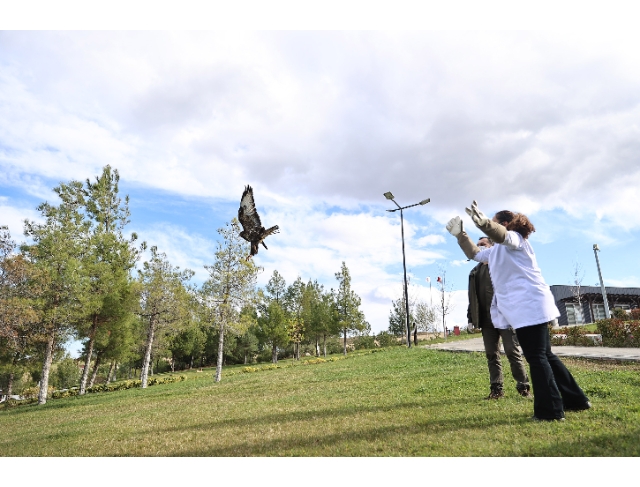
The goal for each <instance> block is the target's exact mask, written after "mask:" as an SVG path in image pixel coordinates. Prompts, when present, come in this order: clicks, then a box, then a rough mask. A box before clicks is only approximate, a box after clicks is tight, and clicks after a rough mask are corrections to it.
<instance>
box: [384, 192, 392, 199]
mask: <svg viewBox="0 0 640 487" xmlns="http://www.w3.org/2000/svg"><path fill="white" fill-rule="evenodd" d="M384 197H385V198H387V199H388V200H392V199H393V193H391V191H387V192H386V193H385V194H384Z"/></svg>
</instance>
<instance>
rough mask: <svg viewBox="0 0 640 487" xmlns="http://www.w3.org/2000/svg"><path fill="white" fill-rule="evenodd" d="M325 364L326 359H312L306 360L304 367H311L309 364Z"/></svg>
mask: <svg viewBox="0 0 640 487" xmlns="http://www.w3.org/2000/svg"><path fill="white" fill-rule="evenodd" d="M324 362H326V360H325V359H323V358H320V357H318V358H312V359H311V360H305V361H304V362H302V363H303V364H304V365H309V364H322V363H324Z"/></svg>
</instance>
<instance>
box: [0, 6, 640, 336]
mask: <svg viewBox="0 0 640 487" xmlns="http://www.w3.org/2000/svg"><path fill="white" fill-rule="evenodd" d="M565 13H566V12H565ZM566 17H567V18H568V17H569V15H568V14H567V15H566ZM392 20H393V19H392ZM63 24H64V23H63ZM276 24H277V23H276ZM38 25H39V24H38ZM89 25H93V24H91V23H90V24H89ZM160 25H161V27H164V25H165V24H162V23H161V24H160ZM251 25H254V24H251V23H250V24H249V26H251ZM375 25H378V24H375ZM466 25H467V24H464V25H463V26H462V28H458V29H445V30H422V31H406V30H391V31H384V30H382V29H377V28H375V26H374V28H372V30H334V31H326V30H286V31H285V30H268V29H267V30H256V29H253V30H242V31H241V30H218V31H198V32H195V31H166V30H162V29H161V30H158V31H126V30H125V31H120V32H116V31H109V30H101V31H94V30H89V31H68V30H59V31H49V32H43V31H38V30H34V31H6V30H5V31H3V32H0V110H1V111H2V117H1V118H0V223H1V224H8V225H9V227H10V229H11V232H12V235H13V236H14V238H16V239H17V240H20V239H21V238H22V220H24V219H25V218H29V219H36V218H37V217H38V215H37V214H36V212H35V207H36V205H37V204H38V203H40V202H42V201H44V200H52V199H53V193H52V192H51V189H52V188H53V187H54V186H55V185H57V184H58V183H59V182H60V181H69V180H71V179H80V180H84V179H86V178H93V177H95V176H97V175H98V174H99V173H100V171H101V168H102V167H103V166H104V165H105V164H111V166H112V167H115V168H117V169H118V170H119V172H120V175H121V192H122V193H123V194H128V195H129V196H130V198H131V210H132V218H131V224H130V226H129V231H136V232H137V233H138V234H139V236H140V238H141V239H144V240H146V241H147V242H148V243H149V244H151V245H157V246H158V248H159V250H160V251H164V252H166V253H167V255H168V256H169V259H170V260H171V262H172V263H174V264H175V265H179V266H181V267H182V268H185V267H188V268H191V269H193V270H194V271H196V277H195V279H194V280H195V281H196V282H198V283H199V282H202V280H203V279H204V278H205V277H206V273H205V271H204V268H203V266H204V265H206V264H210V263H212V262H213V252H214V249H215V241H216V238H217V233H216V229H217V228H219V227H220V226H222V225H224V223H225V222H227V221H229V220H230V219H231V218H233V217H234V216H236V214H237V208H238V203H239V200H240V196H241V194H242V190H243V188H244V185H246V184H251V185H252V186H253V188H254V193H255V197H256V204H257V207H258V210H259V212H260V214H261V217H262V221H263V223H264V224H265V226H266V225H273V224H277V225H279V226H280V228H281V233H280V234H278V235H275V236H272V237H269V239H268V240H267V245H268V246H269V250H265V249H261V250H260V253H259V254H258V255H257V257H256V261H257V263H258V264H260V265H262V266H264V268H265V272H264V273H263V274H262V275H261V277H260V285H264V283H265V282H266V281H267V280H268V278H269V276H270V275H271V273H272V272H273V270H278V271H279V272H280V273H281V274H283V276H284V277H285V279H286V281H287V283H290V282H292V281H293V280H294V279H295V278H296V277H297V276H298V275H299V276H301V277H302V278H303V280H305V281H306V280H308V279H310V278H311V279H318V280H319V281H320V282H321V283H322V284H324V285H325V286H326V287H332V286H335V283H336V281H335V278H334V273H335V272H337V271H338V270H339V269H340V264H341V262H342V261H345V262H346V264H347V266H348V267H349V269H350V270H351V273H352V276H353V287H354V289H355V290H356V292H358V294H359V295H360V296H361V297H362V300H363V310H364V312H365V315H366V318H367V320H368V321H369V322H370V323H371V326H372V329H373V331H374V332H378V331H381V330H383V329H386V328H387V326H388V314H389V309H390V305H391V300H392V299H395V298H397V297H399V296H400V294H401V289H402V288H401V283H402V253H401V240H400V218H399V217H400V215H399V214H398V213H397V212H396V213H388V212H386V210H387V209H391V208H393V207H394V206H393V205H392V204H390V202H388V201H387V200H385V198H384V197H383V193H384V192H386V191H392V192H393V194H394V195H395V196H396V200H397V201H398V203H399V204H401V205H408V204H411V203H416V202H418V201H420V200H422V199H425V198H431V202H430V203H429V204H427V205H425V206H422V207H415V208H411V209H409V210H407V211H406V212H405V238H406V245H407V249H406V250H407V267H408V269H409V272H410V274H411V277H412V288H413V292H414V293H415V295H416V296H419V297H420V299H424V300H427V301H428V300H429V299H430V298H429V294H428V289H429V286H428V283H427V282H426V281H425V278H426V277H427V276H430V277H431V279H432V281H433V283H434V288H433V290H434V292H435V279H436V277H437V276H438V275H439V274H441V273H442V269H444V270H445V271H446V275H447V283H448V284H449V285H450V286H451V291H452V293H451V296H452V297H451V299H452V303H454V305H455V309H454V310H453V312H452V314H451V315H450V317H449V324H450V325H451V326H453V325H455V324H458V325H461V326H464V325H465V324H466V305H467V303H466V287H467V275H468V273H469V271H470V269H471V267H472V263H469V262H466V259H465V258H464V256H463V254H462V252H461V251H460V250H459V248H458V246H457V244H456V242H455V240H454V239H453V238H452V237H451V236H450V235H449V234H448V233H447V232H446V231H445V228H444V227H445V224H446V222H447V221H448V220H449V219H450V218H451V217H453V216H455V215H460V216H462V217H463V220H464V222H465V225H466V228H467V229H468V230H469V232H470V233H471V234H472V235H473V236H475V237H477V236H478V235H479V233H478V232H477V231H476V230H475V229H474V228H473V226H472V224H471V221H470V219H469V218H468V217H467V216H466V214H465V213H464V207H465V206H469V204H470V203H471V201H472V200H473V199H476V200H477V201H478V202H479V206H480V208H481V209H482V210H483V211H484V212H485V213H487V214H491V213H492V212H495V211H498V210H502V209H510V210H513V211H521V212H524V213H526V214H527V215H528V216H529V217H530V219H531V220H532V221H533V223H534V224H535V226H536V228H537V231H536V232H535V233H534V234H533V235H532V236H531V242H532V245H533V247H534V249H535V251H536V253H537V257H538V263H539V265H540V267H541V269H542V272H543V275H544V277H545V279H546V281H547V283H548V284H550V285H552V284H569V282H570V280H571V274H572V269H573V266H574V263H575V262H578V263H580V264H581V265H582V267H583V269H584V273H585V274H584V279H583V284H585V285H594V284H595V283H596V282H597V280H598V277H597V270H596V266H595V259H594V255H593V250H592V246H593V244H594V243H598V244H599V245H600V248H601V250H602V252H601V253H600V261H601V265H602V270H603V275H604V280H605V283H606V284H607V285H610V286H634V287H637V286H640V266H639V264H638V258H637V250H636V247H637V244H636V243H637V242H638V237H639V236H640V213H638V211H637V207H638V205H637V193H638V191H637V188H638V187H640V163H639V162H640V161H639V155H640V91H638V89H637V86H638V84H639V82H640V52H639V51H638V50H637V45H638V44H639V43H638V40H640V39H638V37H639V36H638V35H637V34H636V33H635V32H632V31H631V30H626V29H625V28H624V27H625V26H624V24H622V27H623V28H619V29H617V30H603V29H594V28H593V24H584V25H582V26H581V28H582V30H567V29H558V28H557V26H555V25H552V26H551V28H550V29H549V28H546V29H544V30H543V29H533V30H531V26H526V29H529V30H496V28H493V27H491V28H487V29H484V30H472V29H471V28H465V27H466ZM492 25H493V24H492ZM517 25H519V24H517V23H516V26H517ZM120 27H121V26H120V24H118V23H117V22H113V23H112V24H110V23H107V25H106V28H120ZM151 27H152V28H153V27H154V26H151ZM258 27H259V26H258ZM332 27H333V24H332V23H331V22H327V23H326V24H325V28H332ZM383 27H384V25H383ZM496 27H497V28H499V27H500V26H499V25H498V26H496ZM543 27H544V26H543ZM37 28H39V27H37ZM62 28H64V27H62ZM124 28H125V29H126V27H124ZM276 28H277V27H276ZM290 28H291V27H290ZM321 28H322V26H321ZM338 29H340V27H338ZM434 299H435V294H434Z"/></svg>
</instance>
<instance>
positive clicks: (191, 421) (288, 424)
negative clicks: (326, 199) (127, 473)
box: [0, 347, 640, 457]
mask: <svg viewBox="0 0 640 487" xmlns="http://www.w3.org/2000/svg"><path fill="white" fill-rule="evenodd" d="M313 362H316V363H313ZM505 362H506V361H505ZM564 362H565V364H567V366H568V367H569V369H570V370H571V371H572V373H573V374H574V376H575V377H576V379H577V381H578V383H579V384H580V385H581V386H582V388H583V389H584V390H585V392H586V393H587V395H588V396H589V398H590V399H591V402H592V403H593V409H591V410H590V411H586V412H580V413H567V421H566V422H564V423H534V422H531V421H530V420H529V418H530V416H531V415H532V414H533V404H532V401H531V400H530V399H525V398H522V397H520V396H519V395H518V394H517V393H516V390H515V382H514V381H513V379H512V378H511V376H510V375H509V372H508V370H505V373H506V377H505V390H506V397H505V398H504V399H501V400H499V401H485V400H483V399H482V398H483V397H484V396H485V395H487V393H488V389H489V387H488V371H487V366H486V359H485V358H484V356H483V354H479V353H472V354H467V353H448V352H443V351H437V350H428V349H424V348H412V349H410V350H407V349H406V348H404V347H393V348H389V349H381V350H377V351H375V353H371V352H370V351H368V352H362V353H360V352H355V353H351V354H349V355H348V357H347V358H344V359H343V358H342V357H341V356H336V357H334V359H333V361H331V360H328V361H326V362H320V361H316V360H311V363H307V364H305V363H296V364H295V365H293V364H292V362H291V361H287V362H286V363H285V362H281V363H280V364H279V366H280V368H268V366H266V365H260V366H255V367H254V368H256V369H258V370H257V371H253V372H243V369H244V367H242V366H239V367H230V368H225V370H224V372H223V380H222V382H221V383H219V384H215V383H214V382H213V379H212V373H213V371H212V370H207V369H205V371H204V372H203V373H196V372H195V371H194V372H190V373H189V374H188V379H187V380H186V381H183V382H176V383H171V384H160V385H155V386H153V387H149V388H147V389H144V390H142V389H131V390H124V391H117V392H109V393H96V394H88V395H86V396H83V397H70V398H65V399H57V400H50V401H49V402H48V403H47V404H46V405H45V406H40V407H38V406H34V405H27V406H20V407H14V408H5V409H2V410H0V431H2V435H0V455H2V456H232V457H237V456H638V455H639V454H640V441H639V438H640V375H639V374H638V372H640V365H639V364H613V363H603V362H590V361H583V360H564ZM507 369H508V366H507Z"/></svg>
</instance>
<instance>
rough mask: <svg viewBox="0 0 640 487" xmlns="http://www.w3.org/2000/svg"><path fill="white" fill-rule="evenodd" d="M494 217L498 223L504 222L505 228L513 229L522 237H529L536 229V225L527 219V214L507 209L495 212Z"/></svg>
mask: <svg viewBox="0 0 640 487" xmlns="http://www.w3.org/2000/svg"><path fill="white" fill-rule="evenodd" d="M495 219H496V220H498V223H500V224H502V223H506V224H507V230H513V231H514V232H518V233H519V234H520V235H522V238H529V235H531V234H532V233H533V232H535V231H536V227H534V226H533V223H531V222H530V221H529V219H528V218H527V215H523V214H522V213H513V212H512V211H509V210H502V211H499V212H498V213H496V215H495Z"/></svg>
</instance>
